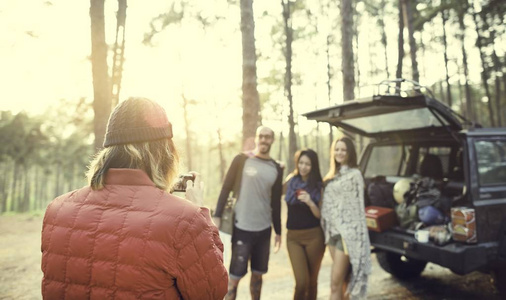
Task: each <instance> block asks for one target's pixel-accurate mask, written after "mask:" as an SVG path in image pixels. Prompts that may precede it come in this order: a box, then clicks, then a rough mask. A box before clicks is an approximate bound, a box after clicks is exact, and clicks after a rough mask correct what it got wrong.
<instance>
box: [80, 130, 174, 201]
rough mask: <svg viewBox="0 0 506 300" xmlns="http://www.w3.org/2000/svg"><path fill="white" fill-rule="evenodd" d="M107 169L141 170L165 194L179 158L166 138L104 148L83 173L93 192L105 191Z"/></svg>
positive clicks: (170, 140) (172, 179)
mask: <svg viewBox="0 0 506 300" xmlns="http://www.w3.org/2000/svg"><path fill="white" fill-rule="evenodd" d="M110 168H126V169H140V170H143V171H144V172H146V174H147V175H148V176H149V178H150V179H151V180H152V181H153V183H154V184H155V186H156V187H157V188H159V189H161V190H165V191H166V190H169V189H170V188H171V187H172V184H173V181H174V179H175V178H176V177H177V174H178V168H179V154H178V152H177V150H176V147H175V145H174V142H173V141H172V139H169V138H167V139H160V140H155V141H149V142H142V143H132V144H125V145H114V146H110V147H107V148H105V149H103V150H102V151H100V152H99V153H98V154H97V155H96V156H95V158H94V159H93V160H92V162H91V163H90V166H89V168H88V172H87V173H86V175H87V178H88V183H89V185H90V187H91V188H92V189H94V190H99V189H101V188H103V187H104V183H105V182H104V181H105V174H106V173H107V171H108V170H109V169H110Z"/></svg>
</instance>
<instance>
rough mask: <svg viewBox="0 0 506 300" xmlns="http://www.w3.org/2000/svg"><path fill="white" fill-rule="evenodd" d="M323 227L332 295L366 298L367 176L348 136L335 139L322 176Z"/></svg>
mask: <svg viewBox="0 0 506 300" xmlns="http://www.w3.org/2000/svg"><path fill="white" fill-rule="evenodd" d="M323 181H324V184H325V189H324V193H323V199H322V210H321V214H322V222H321V223H322V227H323V231H324V233H325V243H326V244H327V245H328V246H329V251H330V255H331V257H332V261H333V263H332V271H331V284H330V285H331V296H330V299H348V298H349V297H350V298H351V299H365V298H366V294H367V280H368V277H369V274H370V273H371V258H370V243H369V235H368V231H367V225H366V222H365V212H364V179H363V178H362V174H361V173H360V170H359V169H358V168H357V153H356V151H355V146H354V145H353V142H352V140H351V139H350V138H348V137H341V138H338V139H336V140H335V141H334V142H333V143H332V147H331V149H330V170H329V172H328V173H327V175H326V176H325V177H324V179H323Z"/></svg>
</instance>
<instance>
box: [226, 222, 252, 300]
mask: <svg viewBox="0 0 506 300" xmlns="http://www.w3.org/2000/svg"><path fill="white" fill-rule="evenodd" d="M250 252H251V233H249V232H247V231H243V230H240V229H238V228H234V232H233V235H232V258H231V259H230V268H229V280H228V292H227V295H226V296H225V299H226V300H235V299H236V297H237V287H238V286H239V281H240V280H241V278H242V277H243V276H244V275H246V273H247V272H248V261H249V257H250V255H251V253H250Z"/></svg>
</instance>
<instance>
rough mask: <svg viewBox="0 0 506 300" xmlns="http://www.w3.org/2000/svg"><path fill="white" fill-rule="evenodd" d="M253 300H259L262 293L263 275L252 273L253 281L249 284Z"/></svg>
mask: <svg viewBox="0 0 506 300" xmlns="http://www.w3.org/2000/svg"><path fill="white" fill-rule="evenodd" d="M249 290H250V293H251V300H259V299H260V293H261V292H262V274H257V273H251V281H250V284H249Z"/></svg>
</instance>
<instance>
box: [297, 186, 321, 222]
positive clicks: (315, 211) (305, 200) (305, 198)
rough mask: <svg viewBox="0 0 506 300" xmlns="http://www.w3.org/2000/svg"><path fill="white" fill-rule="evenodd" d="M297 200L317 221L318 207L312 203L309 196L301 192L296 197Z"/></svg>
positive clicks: (319, 214)
mask: <svg viewBox="0 0 506 300" xmlns="http://www.w3.org/2000/svg"><path fill="white" fill-rule="evenodd" d="M297 199H299V200H300V201H301V202H303V203H304V204H306V205H307V206H309V209H310V210H311V213H313V215H314V216H315V217H316V218H317V219H319V218H320V217H321V213H320V208H319V207H318V205H317V204H316V203H314V201H313V200H311V196H309V194H308V193H307V192H305V191H303V192H302V193H300V195H299V196H298V197H297ZM320 202H321V201H320Z"/></svg>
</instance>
